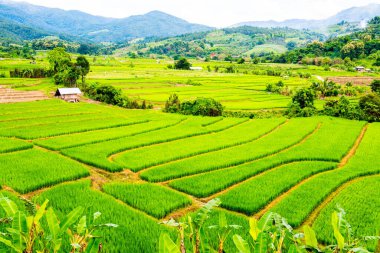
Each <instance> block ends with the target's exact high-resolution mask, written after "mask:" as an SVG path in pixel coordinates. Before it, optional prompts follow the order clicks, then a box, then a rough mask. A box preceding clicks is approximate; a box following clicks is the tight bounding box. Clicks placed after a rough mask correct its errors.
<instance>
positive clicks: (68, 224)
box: [0, 194, 117, 252]
mask: <svg viewBox="0 0 380 253" xmlns="http://www.w3.org/2000/svg"><path fill="white" fill-rule="evenodd" d="M22 200H23V201H24V204H25V207H24V210H26V211H23V210H19V208H18V206H17V205H16V203H15V202H13V201H12V200H11V199H9V198H7V197H4V196H3V195H2V194H0V206H1V207H2V209H3V210H4V212H5V214H6V217H5V218H2V219H1V225H2V227H1V228H2V230H3V231H0V234H1V236H0V244H1V246H5V249H7V250H6V251H5V252H61V251H63V248H66V249H71V251H70V252H98V249H99V248H101V242H100V238H99V237H97V236H95V234H96V232H97V231H98V230H100V229H101V228H105V227H109V228H115V227H117V225H115V224H111V223H108V224H99V223H98V220H99V217H100V216H101V213H99V212H96V213H94V215H93V217H92V218H90V219H89V218H87V217H86V216H83V213H84V208H82V207H77V208H75V209H74V210H73V211H71V212H70V213H69V214H67V215H66V217H64V219H62V220H61V222H60V221H59V220H58V217H57V215H56V213H55V211H54V210H53V208H51V207H49V208H47V205H48V202H49V201H48V200H46V201H45V202H44V203H43V204H42V205H41V206H40V207H37V206H36V205H35V204H34V203H32V202H30V201H29V200H26V199H22ZM3 249H4V248H3ZM66 252H68V251H66Z"/></svg>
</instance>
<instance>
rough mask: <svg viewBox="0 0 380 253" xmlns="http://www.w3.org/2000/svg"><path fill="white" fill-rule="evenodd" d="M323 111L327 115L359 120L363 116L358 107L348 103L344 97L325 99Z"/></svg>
mask: <svg viewBox="0 0 380 253" xmlns="http://www.w3.org/2000/svg"><path fill="white" fill-rule="evenodd" d="M323 113H324V114H325V115H328V116H333V117H340V118H346V119H355V120H360V119H361V118H362V117H363V116H362V113H361V111H360V109H359V108H357V106H354V105H352V104H351V103H350V101H349V100H348V99H347V98H346V97H341V98H340V99H339V100H332V101H327V102H326V104H325V106H324V110H323Z"/></svg>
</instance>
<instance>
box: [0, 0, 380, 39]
mask: <svg viewBox="0 0 380 253" xmlns="http://www.w3.org/2000/svg"><path fill="white" fill-rule="evenodd" d="M377 15H380V4H371V5H368V6H364V7H355V8H351V9H348V10H345V11H342V12H340V13H338V14H337V15H335V16H333V17H331V18H328V19H326V20H300V19H293V20H287V21H283V22H276V21H253V22H243V23H239V24H236V25H234V27H237V26H245V25H246V26H257V27H290V28H295V29H311V30H317V31H321V30H323V29H325V28H327V27H328V26H329V25H333V24H337V23H339V22H341V21H342V20H344V21H347V22H361V21H363V20H369V19H371V18H372V17H374V16H377ZM213 29H215V28H212V27H208V26H205V25H200V24H192V23H189V22H187V21H185V20H183V19H180V18H177V17H175V16H172V15H169V14H166V13H163V12H160V11H153V12H149V13H147V14H145V15H138V16H131V17H127V18H123V19H117V18H106V17H100V16H94V15H90V14H87V13H84V12H81V11H65V10H62V9H56V8H47V7H42V6H36V5H32V4H28V3H23V2H13V1H9V0H0V38H7V39H12V40H15V41H22V40H30V39H36V38H41V37H44V36H48V35H54V36H59V37H60V38H62V39H68V40H75V41H87V42H124V41H127V40H131V39H135V38H142V37H171V36H176V35H181V34H187V33H194V32H202V31H209V30H213Z"/></svg>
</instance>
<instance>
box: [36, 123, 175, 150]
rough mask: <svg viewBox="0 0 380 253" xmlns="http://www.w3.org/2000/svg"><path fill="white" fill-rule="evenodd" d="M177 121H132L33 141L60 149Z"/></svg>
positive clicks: (113, 138)
mask: <svg viewBox="0 0 380 253" xmlns="http://www.w3.org/2000/svg"><path fill="white" fill-rule="evenodd" d="M179 122H180V121H178V120H167V121H142V122H134V123H131V124H130V125H127V126H122V127H114V128H106V129H102V130H94V131H87V132H81V133H75V134H66V135H60V136H55V137H50V138H42V139H37V140H35V141H34V143H35V144H36V145H39V146H42V147H45V148H48V149H52V150H62V149H67V148H73V147H79V146H84V145H88V144H95V143H98V142H105V141H110V140H116V139H120V138H124V137H127V136H133V135H137V134H142V133H147V132H151V131H155V130H160V129H164V128H166V127H170V126H172V125H175V124H177V123H179Z"/></svg>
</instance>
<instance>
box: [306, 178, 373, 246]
mask: <svg viewBox="0 0 380 253" xmlns="http://www.w3.org/2000/svg"><path fill="white" fill-rule="evenodd" d="M379 189H380V176H373V177H369V178H364V179H361V180H359V181H358V182H355V183H353V184H351V185H349V186H348V187H347V188H345V189H344V190H343V191H342V192H341V193H339V195H338V196H337V197H335V198H334V199H333V200H332V201H331V202H330V203H329V204H328V205H327V206H326V207H325V208H324V209H323V210H322V211H321V213H320V215H319V216H318V218H317V220H316V221H315V223H314V225H313V228H314V229H315V231H316V232H317V235H318V239H320V240H321V241H323V242H325V243H329V244H332V243H334V240H333V238H334V233H333V230H332V227H331V226H326V224H330V223H331V214H332V213H333V212H334V209H336V208H337V206H339V207H340V208H343V209H344V210H345V212H346V217H345V218H346V219H347V221H348V222H349V223H350V224H351V226H352V229H353V233H354V235H355V236H356V237H361V236H376V235H379V233H380V212H379V206H380V191H379ZM368 246H369V250H372V251H376V246H377V243H376V241H372V242H370V243H369V244H368Z"/></svg>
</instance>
